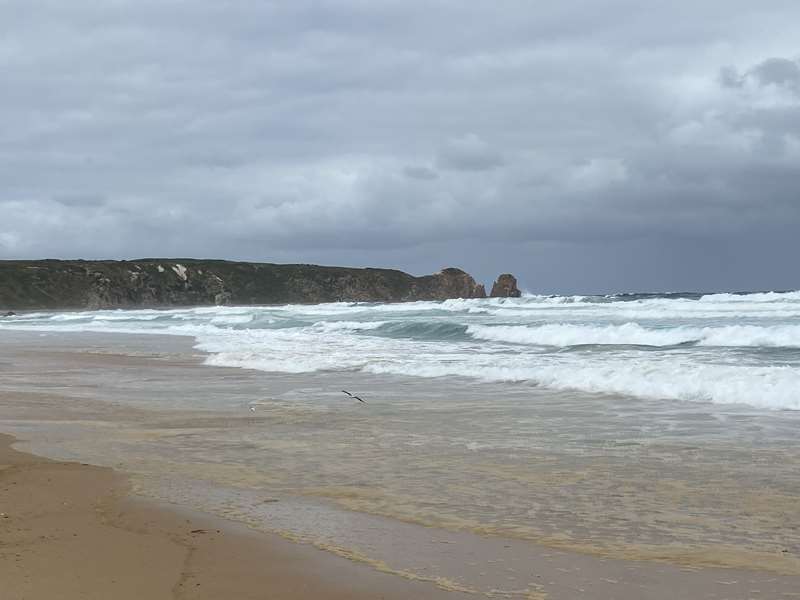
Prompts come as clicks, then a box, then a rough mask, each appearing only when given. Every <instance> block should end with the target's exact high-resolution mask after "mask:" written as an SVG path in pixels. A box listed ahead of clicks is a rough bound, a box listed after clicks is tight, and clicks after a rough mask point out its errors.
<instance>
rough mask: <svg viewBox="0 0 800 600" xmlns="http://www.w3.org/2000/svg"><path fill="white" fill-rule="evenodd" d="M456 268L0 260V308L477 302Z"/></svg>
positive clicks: (471, 283)
mask: <svg viewBox="0 0 800 600" xmlns="http://www.w3.org/2000/svg"><path fill="white" fill-rule="evenodd" d="M485 295H486V293H485V290H484V288H483V286H482V285H479V284H477V283H476V282H475V280H474V279H473V278H472V277H471V276H470V275H469V274H467V273H465V272H464V271H462V270H460V269H452V268H450V269H444V270H442V271H440V272H439V273H436V274H434V275H426V276H424V277H414V276H412V275H409V274H408V273H403V272H402V271H396V270H392V269H369V268H368V269H354V268H346V267H323V266H317V265H278V264H271V263H249V262H231V261H224V260H196V259H166V258H158V259H156V258H153V259H142V260H133V261H110V260H103V261H83V260H36V261H0V309H5V310H26V309H28V310H30V309H47V308H65V309H66V308H89V309H94V308H134V307H164V306H203V305H214V304H282V303H316V302H337V301H375V302H403V301H411V300H444V299H447V298H482V297H485Z"/></svg>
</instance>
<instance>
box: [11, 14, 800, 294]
mask: <svg viewBox="0 0 800 600" xmlns="http://www.w3.org/2000/svg"><path fill="white" fill-rule="evenodd" d="M798 23H800V2H797V0H791V1H780V0H764V1H762V2H753V1H752V0H746V1H745V0H704V1H701V2H698V1H697V0H692V1H686V0H675V1H673V2H643V1H642V0H604V1H603V2H599V1H597V0H560V1H559V2H544V1H541V0H539V1H534V0H524V1H522V0H520V1H518V0H494V1H492V2H489V1H482V0H475V1H474V2H472V1H470V2H465V1H463V0H462V1H459V2H456V1H454V0H452V1H451V0H425V1H422V0H338V1H326V0H316V1H307V0H292V1H291V2H289V1H280V2H278V1H276V2H270V1H260V0H259V1H255V0H70V1H69V2H64V1H63V0H51V1H46V0H0V259H12V258H46V257H47V258H137V257H154V256H158V257H196V258H227V259H241V260H254V261H266V262H289V263H297V262H304V263H306V262H307V263H319V264H333V265H351V266H382V267H393V268H399V269H402V270H405V271H408V272H411V273H414V274H424V273H431V272H434V271H437V270H439V269H440V268H442V267H446V266H457V267H461V268H463V269H465V270H467V271H469V272H470V273H472V274H473V275H475V276H476V278H477V279H479V280H480V281H483V282H485V283H487V284H490V283H491V281H492V279H494V277H496V275H497V274H499V273H501V272H507V271H510V272H512V273H515V274H516V275H517V277H518V279H519V280H520V284H521V287H523V288H524V289H526V290H528V291H530V292H533V293H598V292H600V293H605V292H615V291H677V290H703V291H705V290H708V291H712V290H767V289H797V288H800V261H799V260H798V258H799V257H800V35H798Z"/></svg>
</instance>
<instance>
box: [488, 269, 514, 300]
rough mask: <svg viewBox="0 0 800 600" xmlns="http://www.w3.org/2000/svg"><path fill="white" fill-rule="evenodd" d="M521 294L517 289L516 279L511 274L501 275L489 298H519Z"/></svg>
mask: <svg viewBox="0 0 800 600" xmlns="http://www.w3.org/2000/svg"><path fill="white" fill-rule="evenodd" d="M520 296H522V292H520V291H519V288H518V287H517V278H516V277H514V276H513V275H512V274H511V273H503V274H502V275H500V277H498V278H497V281H495V282H494V285H493V286H492V293H491V294H489V297H491V298H519V297H520Z"/></svg>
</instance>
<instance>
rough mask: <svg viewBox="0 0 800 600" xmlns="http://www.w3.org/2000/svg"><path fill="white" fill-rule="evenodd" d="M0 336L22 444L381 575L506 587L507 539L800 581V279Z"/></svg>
mask: <svg viewBox="0 0 800 600" xmlns="http://www.w3.org/2000/svg"><path fill="white" fill-rule="evenodd" d="M0 341H2V342H3V344H2V345H0V346H2V347H0V391H3V392H5V393H6V394H11V397H19V398H20V401H19V402H18V403H17V404H14V405H11V406H10V407H7V408H6V409H4V410H3V411H0V421H2V423H3V427H4V430H6V431H9V432H12V433H14V434H15V435H18V436H20V437H22V438H24V439H26V440H29V446H28V448H29V449H32V450H35V451H38V452H42V453H44V454H47V455H51V456H56V457H61V458H68V459H75V460H82V461H88V462H95V463H99V464H107V465H109V466H113V467H115V468H118V469H120V470H122V471H124V472H126V473H129V474H131V475H132V476H133V481H134V485H135V487H136V489H137V490H138V491H139V492H140V493H142V494H144V495H147V496H151V497H154V498H157V499H159V500H164V501H168V502H177V503H180V504H183V505H187V504H188V505H191V506H194V507H196V508H199V509H202V510H206V511H209V512H213V513H215V514H219V515H222V516H224V517H227V518H232V519H235V520H239V521H243V522H245V523H247V524H249V525H250V526H252V527H255V528H258V529H264V530H268V531H273V532H277V533H280V534H281V535H285V536H287V537H290V538H291V539H297V540H301V541H305V542H308V543H312V544H315V545H317V546H318V547H320V548H324V549H325V550H328V551H333V552H335V553H338V554H340V555H342V556H346V557H348V558H351V559H357V560H362V561H365V562H369V563H371V564H374V565H378V566H380V568H381V569H383V570H390V571H392V572H399V573H401V574H403V575H404V576H409V577H414V578H427V579H431V580H434V581H439V580H441V581H455V582H457V583H458V585H462V586H466V587H468V588H470V589H476V590H483V591H486V590H488V589H494V588H496V589H506V590H510V589H514V586H515V581H514V578H515V577H516V574H514V573H512V572H511V571H509V569H510V568H511V567H510V566H509V565H510V563H509V562H497V557H496V553H497V551H498V550H497V549H498V548H500V549H501V550H502V549H503V548H513V550H514V557H515V558H514V560H516V561H517V563H514V565H516V566H514V567H513V568H514V569H517V568H524V564H525V560H526V558H525V557H526V556H529V555H528V554H526V552H529V551H530V552H533V550H530V548H533V547H534V546H530V547H529V546H525V544H535V545H536V547H546V548H551V549H557V550H558V551H559V552H578V553H581V554H582V555H592V556H600V557H601V559H602V560H616V559H656V560H666V561H669V562H675V563H678V564H682V565H686V564H688V565H694V566H697V565H719V566H727V567H731V566H733V567H742V566H747V567H753V568H759V569H766V570H768V571H773V572H778V573H790V574H800V558H798V557H800V529H799V528H798V527H797V523H800V445H799V444H798V443H797V442H798V439H799V436H798V431H800V292H766V293H751V294H705V295H703V294H644V295H641V294H640V295H614V296H530V295H529V296H525V297H522V298H518V299H483V300H447V301H443V302H414V303H406V304H378V303H335V304H321V305H287V306H258V307H249V306H248V307H245V306H241V307H206V308H186V309H169V310H102V311H84V312H36V313H26V314H21V315H18V316H15V317H12V318H7V319H2V320H0ZM3 348H5V350H4V349H3ZM344 390H346V391H347V392H350V393H351V394H355V395H358V396H360V397H361V398H363V399H364V400H365V403H363V404H362V403H360V402H358V401H356V400H353V399H352V398H351V397H350V396H349V395H347V394H345V393H344ZM421 526H427V527H434V528H435V529H433V530H429V529H427V528H426V527H421ZM431 531H434V532H435V531H442V532H449V533H448V534H447V535H450V536H455V537H446V536H445V534H435V533H431ZM458 536H466V537H458ZM497 540H501V542H499V543H498V542H497ZM492 544H494V545H493V546H492ZM546 556H549V555H546ZM509 560H511V559H510V558H509ZM547 560H549V559H547ZM473 563H474V564H476V565H478V564H479V565H480V567H475V569H474V570H473V569H466V570H465V568H464V565H469V564H473ZM473 571H474V572H473ZM479 571H480V573H479ZM479 575H480V576H479ZM576 577H577V575H576ZM609 585H611V584H609Z"/></svg>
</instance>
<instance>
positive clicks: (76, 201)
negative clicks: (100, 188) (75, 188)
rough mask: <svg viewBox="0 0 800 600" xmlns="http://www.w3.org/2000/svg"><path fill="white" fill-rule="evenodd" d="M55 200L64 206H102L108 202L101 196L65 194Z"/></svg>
mask: <svg viewBox="0 0 800 600" xmlns="http://www.w3.org/2000/svg"><path fill="white" fill-rule="evenodd" d="M53 200H55V201H56V202H58V203H59V204H62V205H64V206H102V205H103V204H105V201H106V199H105V197H104V196H102V195H100V194H63V195H58V196H55V197H54V198H53Z"/></svg>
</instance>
